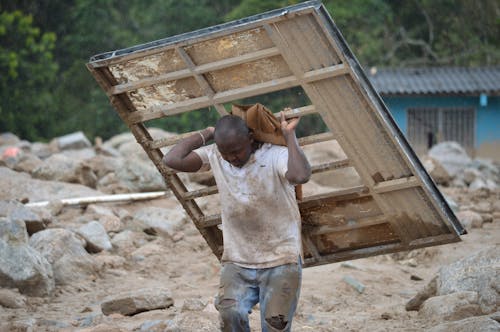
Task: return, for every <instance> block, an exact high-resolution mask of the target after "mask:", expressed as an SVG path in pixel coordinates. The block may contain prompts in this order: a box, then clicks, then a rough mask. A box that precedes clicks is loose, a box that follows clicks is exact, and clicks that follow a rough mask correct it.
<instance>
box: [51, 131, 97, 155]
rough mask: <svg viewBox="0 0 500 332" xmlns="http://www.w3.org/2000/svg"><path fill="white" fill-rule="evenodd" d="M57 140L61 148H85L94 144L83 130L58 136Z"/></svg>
mask: <svg viewBox="0 0 500 332" xmlns="http://www.w3.org/2000/svg"><path fill="white" fill-rule="evenodd" d="M55 140H56V141H57V145H58V146H59V149H61V150H69V149H84V148H88V147H91V146H92V144H90V141H89V139H88V138H87V137H86V136H85V134H84V133H83V132H81V131H78V132H75V133H71V134H68V135H64V136H61V137H58V138H56V139H55Z"/></svg>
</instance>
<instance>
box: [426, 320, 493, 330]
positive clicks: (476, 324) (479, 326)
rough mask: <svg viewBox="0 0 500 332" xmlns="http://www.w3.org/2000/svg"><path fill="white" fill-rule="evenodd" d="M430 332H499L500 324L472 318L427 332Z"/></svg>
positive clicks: (444, 324)
mask: <svg viewBox="0 0 500 332" xmlns="http://www.w3.org/2000/svg"><path fill="white" fill-rule="evenodd" d="M427 331H428V332H476V331H478V332H479V331H481V332H498V331H500V323H498V322H497V321H495V320H493V319H491V318H489V317H487V316H480V317H470V318H466V319H462V320H459V321H455V322H449V323H443V324H439V325H437V326H434V327H433V328H431V329H429V330H427Z"/></svg>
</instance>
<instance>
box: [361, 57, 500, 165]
mask: <svg viewBox="0 0 500 332" xmlns="http://www.w3.org/2000/svg"><path fill="white" fill-rule="evenodd" d="M368 77H369V79H370V81H371V82H372V84H373V85H374V87H375V89H376V90H377V91H378V92H379V94H380V95H381V97H382V99H383V100H384V102H385V104H386V105H387V107H388V108H389V110H390V111H391V113H392V116H393V117H394V120H395V121H396V123H397V124H398V126H399V127H400V129H401V131H402V132H403V134H404V135H405V136H406V138H407V139H408V141H409V142H410V144H411V146H412V147H413V149H414V150H415V152H416V153H417V154H418V155H422V154H425V153H426V152H427V150H428V149H429V148H430V147H432V145H434V144H436V143H439V142H442V141H456V142H458V143H460V144H461V145H462V146H463V147H465V148H466V150H467V151H468V153H469V154H470V155H471V156H475V157H484V158H491V159H494V160H497V161H500V67H479V68H459V67H436V68H397V69H396V68H393V69H378V70H377V69H375V68H372V70H371V71H370V73H369V75H368Z"/></svg>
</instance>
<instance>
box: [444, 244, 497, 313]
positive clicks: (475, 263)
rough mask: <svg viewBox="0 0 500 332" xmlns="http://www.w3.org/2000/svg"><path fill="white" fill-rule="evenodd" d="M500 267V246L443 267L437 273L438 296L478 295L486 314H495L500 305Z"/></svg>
mask: <svg viewBox="0 0 500 332" xmlns="http://www.w3.org/2000/svg"><path fill="white" fill-rule="evenodd" d="M499 266H500V245H497V246H494V247H491V248H487V249H484V250H481V251H480V252H478V253H476V254H474V255H471V256H469V257H466V258H463V259H461V260H459V261H457V262H455V263H452V264H450V265H448V266H443V267H442V268H441V269H440V270H439V273H438V275H439V278H438V284H437V294H438V295H446V294H451V293H456V292H462V291H473V292H477V293H478V294H479V304H480V306H481V310H482V312H483V314H489V313H492V312H495V311H496V310H497V308H498V303H500V293H499V290H498V288H500V287H499V285H500V268H499Z"/></svg>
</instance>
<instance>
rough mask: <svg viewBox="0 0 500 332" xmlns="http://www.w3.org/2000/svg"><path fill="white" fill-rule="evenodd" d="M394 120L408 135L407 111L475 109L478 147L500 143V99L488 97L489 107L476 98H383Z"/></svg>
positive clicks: (476, 142)
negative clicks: (436, 108) (452, 108)
mask: <svg viewBox="0 0 500 332" xmlns="http://www.w3.org/2000/svg"><path fill="white" fill-rule="evenodd" d="M382 99H383V100H384V102H385V104H386V105H387V107H388V108H389V111H390V112H391V114H392V116H393V118H394V120H395V121H396V123H397V124H398V126H399V128H400V129H401V131H402V132H403V134H405V135H406V134H407V128H406V124H407V119H406V110H407V109H408V108H413V107H473V108H475V109H476V137H475V144H476V147H478V146H480V145H481V144H483V143H486V142H493V141H500V97H488V105H487V106H481V105H480V104H479V96H475V97H440V96H425V97H389V96H383V97H382Z"/></svg>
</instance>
